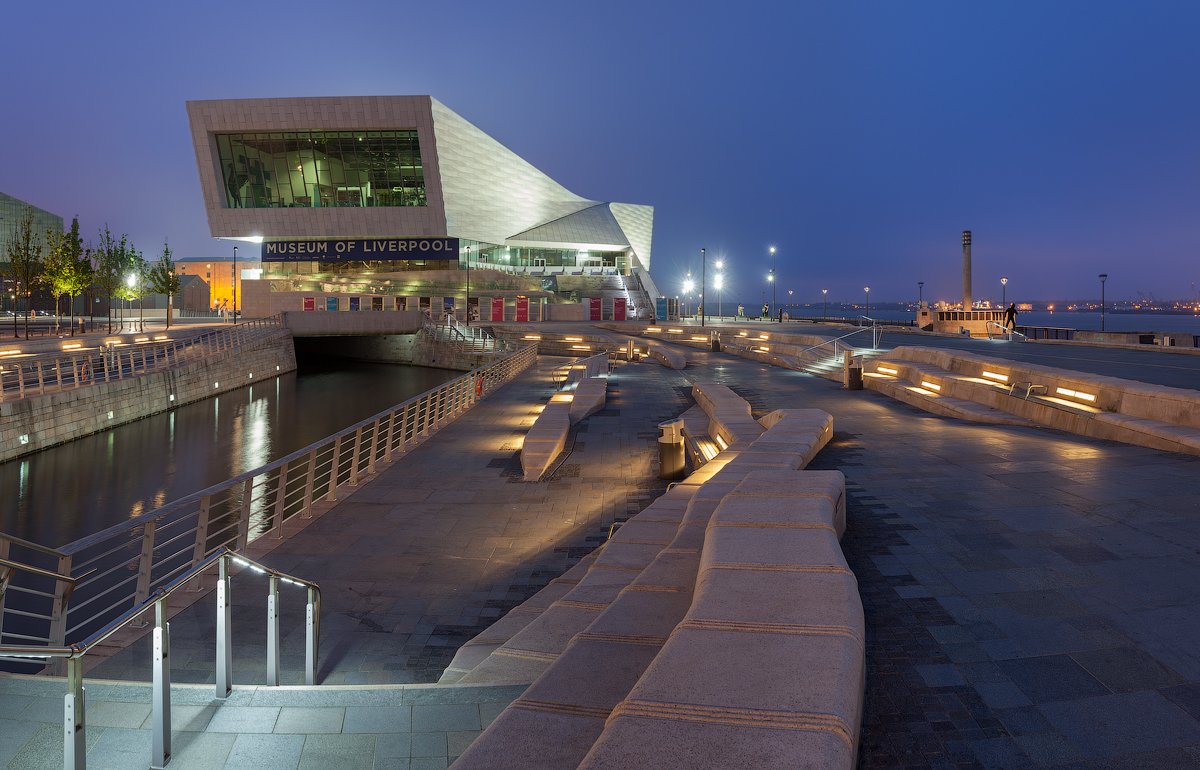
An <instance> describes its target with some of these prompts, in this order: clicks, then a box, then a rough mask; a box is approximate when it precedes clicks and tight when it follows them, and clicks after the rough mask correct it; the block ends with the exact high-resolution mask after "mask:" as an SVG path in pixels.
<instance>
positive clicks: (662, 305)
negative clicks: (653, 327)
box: [654, 297, 667, 321]
mask: <svg viewBox="0 0 1200 770" xmlns="http://www.w3.org/2000/svg"><path fill="white" fill-rule="evenodd" d="M654 320H656V321H666V320H667V298H666V297H655V298H654Z"/></svg>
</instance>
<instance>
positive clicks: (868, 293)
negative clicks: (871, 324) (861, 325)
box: [863, 286, 871, 320]
mask: <svg viewBox="0 0 1200 770" xmlns="http://www.w3.org/2000/svg"><path fill="white" fill-rule="evenodd" d="M863 294H864V295H866V297H867V309H866V312H864V313H863V315H864V316H866V318H867V320H870V318H871V287H870V286H864V287H863Z"/></svg>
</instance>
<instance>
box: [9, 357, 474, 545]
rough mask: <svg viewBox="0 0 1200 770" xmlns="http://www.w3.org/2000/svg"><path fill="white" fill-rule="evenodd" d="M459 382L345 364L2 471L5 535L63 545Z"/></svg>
mask: <svg viewBox="0 0 1200 770" xmlns="http://www.w3.org/2000/svg"><path fill="white" fill-rule="evenodd" d="M457 374H458V373H457V372H451V371H444V370H441V369H423V368H420V367H411V366H395V365H387V364H360V363H353V362H345V361H339V362H337V363H336V364H334V365H326V364H320V363H318V364H307V365H306V366H305V368H304V369H303V371H302V372H300V373H299V374H296V373H292V374H286V375H283V376H280V377H277V378H275V379H274V380H271V381H267V382H262V383H258V384H257V385H255V386H248V387H245V388H241V389H239V390H236V391H231V392H229V393H226V394H223V395H221V396H217V397H215V398H212V399H210V400H208V401H203V402H200V403H197V404H189V405H186V406H181V407H179V408H178V409H175V410H173V411H171V412H167V413H164V414H158V415H154V416H153V417H148V418H146V419H144V420H139V421H137V422H135V423H130V424H129V425H123V426H120V427H117V428H114V429H113V430H111V431H108V432H106V433H102V434H97V435H94V436H88V437H85V438H82V439H79V440H77V441H73V442H71V443H69V444H64V445H62V446H58V447H54V448H52V449H48V450H46V451H44V452H39V453H38V454H36V455H31V456H29V457H27V458H24V459H21V460H16V461H13V462H9V463H4V464H0V531H3V532H7V533H9V534H12V535H16V536H18V537H23V538H26V539H29V540H33V541H35V542H38V543H43V544H46V545H54V546H57V545H62V544H65V543H68V542H70V541H72V540H75V539H76V538H79V537H82V536H83V535H86V534H90V533H92V532H95V531H97V530H100V529H103V528H104V527H107V526H109V525H111V524H114V523H116V522H118V521H121V520H122V519H127V518H129V517H131V516H136V515H138V514H141V513H144V512H146V511H149V510H153V509H154V508H157V507H159V506H160V505H162V504H163V503H166V502H169V501H171V500H177V499H178V498H180V497H182V496H184V495H186V494H189V493H191V492H195V491H197V490H200V489H204V488H205V487H208V486H211V485H213V484H216V483H219V482H221V481H224V480H225V479H228V478H230V477H232V476H236V475H238V474H239V473H242V472H244V471H247V470H249V469H251V468H255V467H258V466H260V465H264V464H266V463H268V462H271V461H272V460H274V459H276V458H278V457H282V456H283V455H286V454H288V453H289V452H292V451H295V450H296V449H299V448H300V447H302V446H305V445H306V444H310V443H312V442H314V441H317V440H318V439H321V438H324V437H325V436H328V435H330V434H331V433H335V432H337V431H338V430H341V429H342V428H345V427H347V426H349V425H352V424H354V423H356V422H358V421H359V420H362V419H364V418H366V417H369V416H371V415H373V414H375V413H377V412H380V411H382V410H384V409H386V408H387V407H389V406H392V405H393V404H397V403H399V402H401V401H403V400H405V399H406V398H409V397H411V396H414V395H416V394H418V393H421V392H423V391H425V390H428V389H429V388H432V387H435V386H436V385H438V384H440V383H442V382H445V381H446V380H448V379H451V378H453V377H455V376H457Z"/></svg>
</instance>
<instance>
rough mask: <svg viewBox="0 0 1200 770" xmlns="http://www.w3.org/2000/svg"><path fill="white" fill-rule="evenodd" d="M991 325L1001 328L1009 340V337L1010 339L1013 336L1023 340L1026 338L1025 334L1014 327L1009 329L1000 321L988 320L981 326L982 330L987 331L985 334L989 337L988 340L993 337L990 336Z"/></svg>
mask: <svg viewBox="0 0 1200 770" xmlns="http://www.w3.org/2000/svg"><path fill="white" fill-rule="evenodd" d="M993 326H994V327H996V328H997V329H1001V330H1003V332H1004V334H1005V335H1006V336H1007V337H1008V338H1009V339H1010V340H1011V339H1012V338H1013V337H1014V336H1016V337H1020V338H1021V339H1023V340H1025V339H1028V337H1026V336H1025V335H1024V334H1022V333H1021V332H1019V331H1017V330H1016V329H1009V328H1008V327H1007V326H1005V325H1004V324H1002V323H998V322H996V321H988V322H986V323H985V324H984V327H983V328H984V330H985V331H986V332H987V336H988V339H989V340H990V339H993V337H992V327H993Z"/></svg>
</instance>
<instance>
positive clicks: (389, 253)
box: [261, 238, 458, 262]
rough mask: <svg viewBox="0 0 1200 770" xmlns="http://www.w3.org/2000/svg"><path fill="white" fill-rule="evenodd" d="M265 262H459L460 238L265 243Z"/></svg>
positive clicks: (263, 246) (343, 239)
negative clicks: (382, 260) (410, 260)
mask: <svg viewBox="0 0 1200 770" xmlns="http://www.w3.org/2000/svg"><path fill="white" fill-rule="evenodd" d="M261 250H262V261H263V262H312V261H319V262H350V261H357V260H368V261H369V260H377V259H429V260H438V259H445V260H449V259H454V260H457V259H458V239H457V238H334V239H328V240H313V241H263V242H262V244H261Z"/></svg>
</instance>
